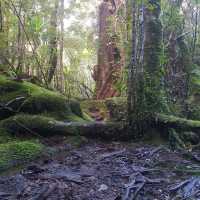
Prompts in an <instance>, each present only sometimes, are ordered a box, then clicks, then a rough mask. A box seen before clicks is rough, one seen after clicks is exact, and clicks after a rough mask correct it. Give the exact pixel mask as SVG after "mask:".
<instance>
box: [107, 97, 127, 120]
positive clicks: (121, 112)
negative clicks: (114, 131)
mask: <svg viewBox="0 0 200 200" xmlns="http://www.w3.org/2000/svg"><path fill="white" fill-rule="evenodd" d="M126 102H127V100H126V98H124V97H114V98H109V99H106V100H105V104H106V107H107V110H108V111H109V114H110V120H111V121H123V120H126V118H127V103H126Z"/></svg>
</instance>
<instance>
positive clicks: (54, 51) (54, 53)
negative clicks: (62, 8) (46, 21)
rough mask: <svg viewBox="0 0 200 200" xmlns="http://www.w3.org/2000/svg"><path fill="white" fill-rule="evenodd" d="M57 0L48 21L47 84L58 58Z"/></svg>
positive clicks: (52, 75)
mask: <svg viewBox="0 0 200 200" xmlns="http://www.w3.org/2000/svg"><path fill="white" fill-rule="evenodd" d="M58 4H59V3H58V0H55V7H54V10H53V12H52V15H51V21H50V27H51V28H50V29H51V30H50V32H51V33H50V41H49V49H50V58H49V65H50V68H49V72H48V84H50V83H51V81H52V79H53V77H54V74H55V72H56V68H57V60H58V38H57V27H58V19H57V18H58V7H59V6H58Z"/></svg>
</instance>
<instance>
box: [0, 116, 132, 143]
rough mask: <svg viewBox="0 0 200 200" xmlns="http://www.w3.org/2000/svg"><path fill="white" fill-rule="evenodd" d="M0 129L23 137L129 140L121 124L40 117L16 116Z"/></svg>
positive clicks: (4, 121) (129, 136)
mask: <svg viewBox="0 0 200 200" xmlns="http://www.w3.org/2000/svg"><path fill="white" fill-rule="evenodd" d="M0 128H1V129H4V130H5V131H6V132H7V133H10V134H12V135H15V136H16V135H17V136H23V137H24V136H40V137H49V136H54V135H63V136H70V135H81V136H85V137H88V138H100V139H105V140H128V139H130V138H131V135H130V134H129V133H128V131H127V130H126V127H124V126H123V124H122V123H106V122H61V121H57V120H54V119H53V118H48V117H44V116H40V115H16V116H14V117H10V118H8V119H5V120H2V121H1V122H0Z"/></svg>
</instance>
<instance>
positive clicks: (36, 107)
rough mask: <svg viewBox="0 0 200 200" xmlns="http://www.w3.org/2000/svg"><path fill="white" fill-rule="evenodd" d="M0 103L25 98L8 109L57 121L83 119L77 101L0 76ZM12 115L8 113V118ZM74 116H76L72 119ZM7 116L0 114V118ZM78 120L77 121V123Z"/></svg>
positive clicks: (27, 83) (30, 84)
mask: <svg viewBox="0 0 200 200" xmlns="http://www.w3.org/2000/svg"><path fill="white" fill-rule="evenodd" d="M0 95H1V99H0V103H8V102H9V101H12V100H14V99H16V98H17V97H25V100H23V101H22V102H21V101H20V102H14V103H12V104H11V105H9V107H11V108H12V109H13V110H18V111H19V112H23V113H29V114H42V115H44V116H47V117H53V118H55V119H57V120H68V121H70V120H73V119H75V120H76V119H79V120H80V118H83V113H82V110H81V108H80V104H79V103H78V102H77V101H74V100H73V101H71V100H67V99H66V98H65V97H64V96H63V95H61V94H59V93H57V92H54V91H50V90H47V89H45V88H42V87H39V86H37V85H34V84H32V83H29V82H25V81H24V82H17V81H13V80H10V79H8V78H7V77H4V76H1V75H0ZM13 114H14V113H9V116H11V115H13ZM74 115H76V116H77V118H76V117H73V116H74ZM7 117H8V115H7V114H5V112H4V113H3V111H1V112H0V118H1V119H2V118H7ZM79 120H78V121H79Z"/></svg>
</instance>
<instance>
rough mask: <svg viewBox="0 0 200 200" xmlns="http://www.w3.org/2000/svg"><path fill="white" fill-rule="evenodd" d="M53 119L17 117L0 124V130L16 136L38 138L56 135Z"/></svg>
mask: <svg viewBox="0 0 200 200" xmlns="http://www.w3.org/2000/svg"><path fill="white" fill-rule="evenodd" d="M54 122H55V120H54V119H53V118H48V117H44V116H41V115H22V114H20V115H16V116H13V117H10V118H7V119H5V120H2V121H1V122H0V128H1V129H2V130H3V129H4V130H5V131H6V132H8V133H10V134H12V135H16V136H23V135H25V136H37V134H40V135H44V136H47V135H52V134H54V135H55V134H56V132H53V131H55V130H54V129H53V130H52V124H54Z"/></svg>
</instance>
